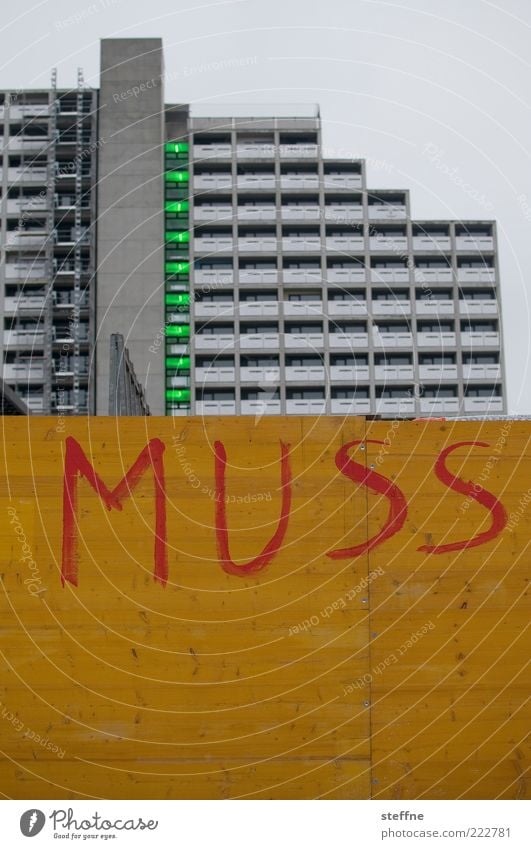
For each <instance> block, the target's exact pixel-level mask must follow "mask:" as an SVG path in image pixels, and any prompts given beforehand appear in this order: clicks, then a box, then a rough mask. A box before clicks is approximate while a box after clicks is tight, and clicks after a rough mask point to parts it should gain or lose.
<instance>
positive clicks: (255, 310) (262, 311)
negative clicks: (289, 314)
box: [238, 301, 278, 318]
mask: <svg viewBox="0 0 531 849" xmlns="http://www.w3.org/2000/svg"><path fill="white" fill-rule="evenodd" d="M238 309H239V313H240V316H241V317H242V318H255V317H256V318H266V317H273V318H276V317H277V316H278V301H240V304H239V308H238Z"/></svg>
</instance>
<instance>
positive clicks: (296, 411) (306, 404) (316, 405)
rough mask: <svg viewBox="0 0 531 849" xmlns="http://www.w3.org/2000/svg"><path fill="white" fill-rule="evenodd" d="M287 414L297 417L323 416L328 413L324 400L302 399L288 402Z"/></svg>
mask: <svg viewBox="0 0 531 849" xmlns="http://www.w3.org/2000/svg"><path fill="white" fill-rule="evenodd" d="M286 413H288V415H291V414H292V415H296V416H322V415H324V414H325V413H326V401H325V399H324V398H300V399H296V400H295V399H290V400H288V401H286Z"/></svg>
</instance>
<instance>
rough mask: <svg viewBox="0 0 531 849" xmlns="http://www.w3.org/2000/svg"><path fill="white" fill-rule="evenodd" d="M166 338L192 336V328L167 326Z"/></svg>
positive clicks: (183, 325) (176, 325)
mask: <svg viewBox="0 0 531 849" xmlns="http://www.w3.org/2000/svg"><path fill="white" fill-rule="evenodd" d="M166 336H185V337H187V338H188V337H189V336H190V327H189V326H188V324H167V325H166Z"/></svg>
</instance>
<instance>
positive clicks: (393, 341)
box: [373, 332, 413, 348]
mask: <svg viewBox="0 0 531 849" xmlns="http://www.w3.org/2000/svg"><path fill="white" fill-rule="evenodd" d="M373 342H374V345H375V346H376V347H377V348H412V347H413V336H412V334H411V333H407V332H398V333H387V332H384V333H378V332H375V333H374V335H373Z"/></svg>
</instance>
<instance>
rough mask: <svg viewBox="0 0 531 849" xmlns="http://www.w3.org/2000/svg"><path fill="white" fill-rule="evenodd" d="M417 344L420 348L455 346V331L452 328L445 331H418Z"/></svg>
mask: <svg viewBox="0 0 531 849" xmlns="http://www.w3.org/2000/svg"><path fill="white" fill-rule="evenodd" d="M417 344H418V346H419V348H426V347H428V348H436V349H439V348H451V347H455V333H453V332H452V331H450V330H443V331H439V332H437V331H435V330H433V331H431V330H430V331H421V332H420V333H417Z"/></svg>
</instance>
